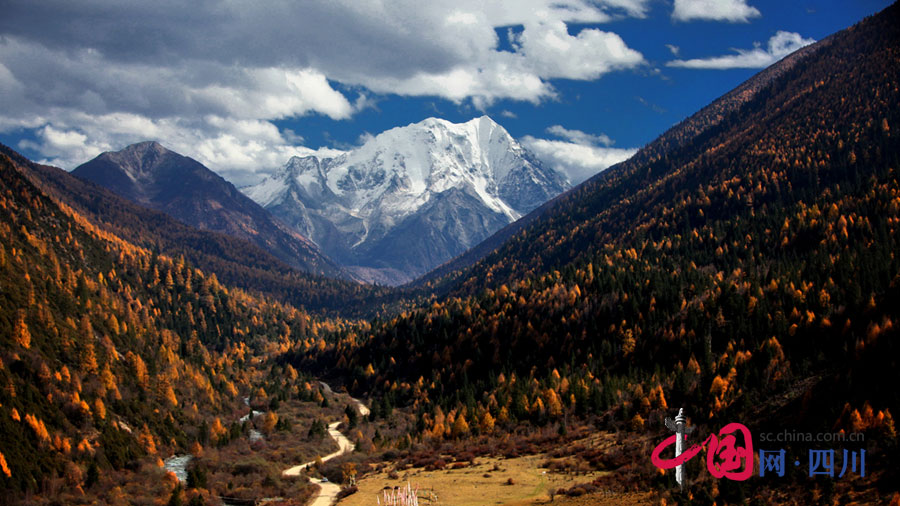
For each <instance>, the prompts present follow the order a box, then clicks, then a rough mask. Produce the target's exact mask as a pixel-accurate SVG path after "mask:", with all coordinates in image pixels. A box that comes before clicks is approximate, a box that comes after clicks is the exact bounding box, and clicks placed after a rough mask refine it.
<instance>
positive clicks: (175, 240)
mask: <svg viewBox="0 0 900 506" xmlns="http://www.w3.org/2000/svg"><path fill="white" fill-rule="evenodd" d="M0 154H3V155H6V156H7V157H9V158H10V160H12V161H13V162H14V163H15V164H16V166H17V167H18V169H19V171H20V172H21V173H22V174H23V175H25V176H26V177H27V178H28V179H29V180H30V181H31V183H32V184H35V185H36V186H38V187H39V188H41V190H42V191H43V192H44V193H46V194H47V195H49V196H50V197H52V198H53V199H55V200H57V201H59V202H62V203H64V204H65V205H67V206H69V207H71V208H72V209H74V210H75V211H77V212H78V213H79V215H81V216H82V217H84V218H86V219H88V220H89V221H90V222H91V223H92V224H93V225H95V226H96V227H98V228H100V229H102V230H104V231H106V232H109V233H112V234H114V235H116V236H118V237H121V238H123V239H125V240H127V241H129V242H131V243H132V244H134V245H136V246H140V247H143V248H146V249H148V250H153V251H158V252H160V253H162V254H165V255H168V256H170V257H172V258H178V257H184V258H185V260H187V261H188V262H190V263H191V264H193V265H195V266H196V267H198V268H200V269H202V270H204V271H205V272H209V273H215V274H216V276H217V277H218V279H219V281H221V282H222V283H224V284H225V285H227V286H232V287H238V288H243V289H245V290H248V291H251V292H254V293H259V294H264V295H266V296H269V297H273V298H275V299H277V300H280V301H283V302H287V303H290V304H293V305H295V306H298V307H299V306H303V307H305V308H307V309H310V310H315V311H326V312H331V313H337V314H346V313H345V311H348V310H349V311H351V313H352V314H357V315H358V314H360V313H358V312H356V311H365V310H366V309H364V308H369V307H370V306H371V305H373V304H374V303H375V300H376V298H379V297H384V296H386V295H387V294H386V293H385V292H384V290H381V289H375V288H374V287H371V286H368V285H361V284H359V283H355V282H352V281H342V280H337V279H331V278H325V277H322V276H318V275H313V274H308V273H305V272H302V271H298V270H296V269H293V268H291V267H290V266H288V265H287V264H286V263H284V262H282V261H281V260H279V259H277V258H275V257H274V256H272V254H271V253H269V252H268V251H265V250H263V249H262V248H260V247H259V246H257V245H255V244H253V243H251V242H248V241H245V240H243V239H238V238H235V237H231V236H228V235H225V234H220V233H216V232H210V231H205V230H199V229H196V228H193V227H190V226H188V225H185V224H184V223H182V222H180V221H178V220H176V219H175V218H172V217H171V216H169V215H167V214H165V213H162V212H160V211H155V210H153V209H149V208H147V207H144V206H141V205H138V204H135V203H133V202H131V201H130V200H127V199H125V198H123V197H121V196H119V195H116V194H115V193H113V192H112V191H110V190H107V189H106V188H103V187H101V186H98V185H96V184H94V183H91V182H90V181H85V180H83V179H79V178H77V177H75V176H73V175H72V174H71V173H69V172H66V171H64V170H62V169H59V168H56V167H50V166H46V165H40V164H36V163H33V162H31V161H29V160H27V159H26V158H24V157H22V156H21V155H19V154H18V153H16V152H15V151H13V150H12V149H9V148H8V147H6V146H3V145H0ZM348 301H351V302H348Z"/></svg>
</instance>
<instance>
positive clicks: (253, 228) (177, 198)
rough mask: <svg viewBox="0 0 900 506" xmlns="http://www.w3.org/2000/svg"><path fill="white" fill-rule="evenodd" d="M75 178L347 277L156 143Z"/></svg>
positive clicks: (306, 266)
mask: <svg viewBox="0 0 900 506" xmlns="http://www.w3.org/2000/svg"><path fill="white" fill-rule="evenodd" d="M72 174H73V175H75V176H77V177H80V178H82V179H86V180H88V181H91V182H93V183H96V184H99V185H100V186H103V187H105V188H108V189H110V190H112V191H113V192H115V193H117V194H118V195H121V196H123V197H125V198H127V199H128V200H131V201H132V202H135V203H138V204H140V205H143V206H146V207H150V208H153V209H156V210H159V211H162V212H165V213H166V214H169V215H170V216H172V217H174V218H176V219H178V220H180V221H182V222H183V223H186V224H188V225H191V226H194V227H197V228H200V229H203V230H210V231H214V232H221V233H224V234H227V235H231V236H233V237H237V238H241V239H246V240H248V241H250V242H253V243H255V244H256V245H258V246H260V247H262V248H263V249H265V250H267V251H269V252H271V253H272V254H274V255H275V256H276V257H278V258H279V259H280V260H281V261H283V262H285V263H286V264H288V265H290V266H292V267H295V268H298V269H301V270H304V271H307V272H311V273H314V274H326V275H330V276H333V277H344V278H346V277H349V276H348V274H347V273H346V272H345V271H343V270H342V269H341V268H340V267H339V266H337V265H336V264H335V263H334V262H332V261H331V260H330V259H329V258H327V257H325V256H324V255H323V254H322V253H321V252H320V251H318V248H317V247H316V246H315V245H314V244H313V243H312V242H310V241H309V240H308V239H307V238H305V237H303V236H302V235H300V234H299V233H297V232H296V231H294V230H292V229H291V228H290V227H287V226H286V225H284V224H283V223H280V222H279V221H278V220H277V219H275V218H274V217H272V216H271V215H270V214H269V213H268V212H266V211H265V210H264V209H262V208H261V207H260V206H258V205H257V204H256V203H255V202H253V201H252V200H251V199H249V198H247V197H246V196H244V195H243V194H242V193H241V192H240V191H238V189H237V188H235V187H234V185H232V184H231V183H229V182H228V181H226V180H225V179H223V178H222V177H221V176H219V175H218V174H216V173H215V172H213V171H212V170H210V169H208V168H207V167H205V166H204V165H203V164H201V163H200V162H197V161H196V160H194V159H192V158H189V157H186V156H183V155H180V154H178V153H175V152H174V151H171V150H168V149H166V148H165V147H163V146H162V145H161V144H159V143H158V142H155V141H145V142H140V143H136V144H132V145H130V146H127V147H125V148H123V149H122V150H119V151H110V152H105V153H102V154H100V155H99V156H97V157H96V158H94V159H93V160H90V161H88V162H86V163H84V164H82V165H80V166H78V167H76V168H75V170H73V171H72Z"/></svg>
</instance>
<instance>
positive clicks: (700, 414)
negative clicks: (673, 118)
mask: <svg viewBox="0 0 900 506" xmlns="http://www.w3.org/2000/svg"><path fill="white" fill-rule="evenodd" d="M898 15H900V6H898V5H896V4H895V5H894V6H892V7H890V8H888V9H887V10H885V11H884V12H882V13H881V14H879V15H877V16H875V17H872V18H869V19H867V20H865V21H863V22H862V23H860V24H859V25H858V26H855V27H853V28H851V29H848V30H845V31H843V32H840V33H838V34H836V35H835V36H833V37H831V38H829V39H828V40H827V41H826V42H825V43H824V44H821V45H820V46H818V47H817V48H814V49H812V50H810V51H809V52H808V53H807V54H806V56H804V57H803V58H800V59H798V60H796V61H793V62H792V66H791V67H790V68H787V69H778V70H780V71H778V72H774V74H777V75H774V76H772V78H771V79H768V80H766V79H762V80H757V81H756V83H757V84H756V85H754V86H757V87H755V88H754V92H753V93H752V95H751V96H748V97H746V98H745V99H741V100H738V101H736V102H734V103H732V105H727V104H724V105H723V104H722V103H718V104H714V106H715V107H714V109H717V110H719V111H721V112H722V114H721V117H719V118H717V119H716V120H715V121H711V122H699V123H696V125H697V128H696V130H693V131H684V130H682V131H675V132H671V133H670V134H667V135H664V136H663V137H662V139H663V141H661V142H660V143H655V144H653V145H651V147H650V148H648V149H646V150H645V151H643V152H642V153H640V154H639V155H638V156H636V157H635V158H633V159H631V160H629V161H627V162H624V163H622V164H620V165H618V166H617V167H614V168H611V169H609V170H608V171H607V172H604V173H603V174H601V175H599V176H597V177H595V178H594V179H592V180H590V181H588V182H587V183H585V184H584V185H582V186H580V187H578V188H576V189H574V190H572V191H570V192H569V193H567V194H565V195H563V196H561V197H559V198H558V199H556V200H555V201H554V202H553V203H552V204H551V205H548V207H547V209H545V210H544V211H543V213H542V214H541V215H540V216H539V217H538V218H537V219H535V220H533V222H531V223H530V224H528V225H527V226H525V227H524V228H523V229H522V230H521V231H519V232H518V233H516V234H514V235H513V236H512V237H511V239H509V240H508V241H506V242H505V243H503V244H502V245H501V246H500V247H499V248H497V249H496V250H495V251H494V252H493V253H492V254H490V255H488V256H486V257H485V258H484V259H482V260H481V261H480V262H478V263H476V264H475V265H474V266H473V267H471V268H469V269H465V270H463V271H462V272H461V273H459V274H458V276H457V277H456V278H455V279H456V281H454V284H453V285H451V286H450V287H449V289H448V292H449V295H448V296H446V297H443V298H439V299H437V300H432V301H429V303H428V305H427V306H424V307H421V308H420V309H418V310H416V311H412V312H409V313H407V314H404V315H401V316H399V317H397V318H395V319H392V320H389V321H388V320H385V321H379V322H376V324H374V325H373V327H372V329H371V331H370V332H368V333H367V336H366V339H364V340H362V339H359V338H355V339H354V340H353V341H351V340H349V339H345V340H343V341H340V342H338V343H336V344H335V346H334V347H333V349H332V350H330V353H331V354H332V355H331V356H332V357H333V359H334V361H335V363H337V364H341V365H342V366H343V367H344V369H341V370H340V372H341V373H344V374H349V375H351V381H353V382H355V384H357V385H358V386H359V388H360V390H369V391H373V392H376V393H379V394H381V395H382V396H384V397H385V398H386V399H390V400H391V402H392V403H398V402H408V403H410V404H415V405H416V409H418V410H419V411H418V412H420V413H423V415H422V417H421V420H422V423H421V427H422V433H423V435H425V436H426V437H433V434H435V433H436V434H438V436H437V437H441V435H442V434H444V433H445V429H446V426H441V422H442V421H445V420H446V418H445V417H444V414H445V413H451V412H453V413H457V414H458V413H467V415H466V416H467V417H468V421H469V422H470V423H471V422H472V421H473V420H475V419H479V418H483V417H484V414H485V413H488V414H490V415H491V416H492V417H493V418H494V419H496V420H501V419H505V420H506V422H505V423H506V426H507V427H508V426H513V425H514V424H515V423H516V422H522V421H525V422H528V423H533V424H539V425H542V424H553V423H557V424H560V425H561V426H563V427H561V429H560V430H562V429H564V423H565V419H566V418H565V417H566V416H569V415H570V414H575V415H580V416H592V415H593V416H597V417H600V418H599V420H601V422H602V423H601V426H602V427H604V428H607V429H617V430H622V429H624V430H629V431H631V432H633V433H635V434H637V435H638V436H639V437H640V438H641V440H642V441H646V437H647V436H648V435H652V437H653V438H656V437H658V436H659V435H660V431H662V430H663V429H662V425H661V420H662V419H663V417H664V416H672V414H673V412H674V411H673V408H677V407H684V408H685V411H687V412H689V413H691V416H692V423H693V424H695V425H698V426H700V427H701V430H702V431H703V432H704V433H712V432H715V431H716V430H718V429H720V428H721V427H723V426H724V425H725V424H726V423H730V422H735V421H739V422H740V423H744V424H746V425H747V426H748V427H750V429H751V430H752V431H753V432H754V433H756V432H757V431H760V430H762V431H776V430H778V431H781V430H784V429H785V428H788V429H789V430H797V431H809V432H835V431H839V430H843V431H845V432H853V431H864V432H866V433H867V434H868V435H867V436H866V441H870V440H872V439H877V440H878V441H884V442H885V443H884V446H883V447H882V448H880V449H879V448H874V447H873V446H869V450H870V451H871V452H872V453H871V454H870V455H875V454H876V453H878V457H877V458H878V459H882V460H880V462H891V463H890V464H885V465H884V466H883V467H881V468H880V469H881V471H880V472H878V473H875V474H874V478H872V479H873V480H875V481H877V482H878V483H879V485H880V486H881V487H882V488H883V489H885V490H887V489H890V487H891V486H892V485H890V484H892V483H896V479H897V472H896V471H895V469H896V465H895V464H896V458H897V454H896V441H897V439H896V431H895V427H894V422H893V419H892V418H891V412H890V410H891V409H894V410H895V412H896V406H898V405H900V397H898V394H897V392H896V391H895V390H893V389H889V388H885V387H884V386H882V385H883V384H884V383H885V381H888V378H890V377H891V372H890V371H895V370H896V369H897V367H898V365H900V363H898V362H900V350H898V342H900V327H898V326H897V325H896V323H895V322H896V321H897V320H898V318H900V306H898V305H897V303H896V301H897V300H900V257H898V256H897V251H900V174H898V172H897V168H898V167H900V141H898V134H897V125H900V109H898V108H897V106H896V104H898V103H900V65H897V62H898V55H900V25H897V23H896V22H895V20H896V19H897V18H898ZM769 74H771V72H770V73H769ZM700 119H702V118H700ZM682 133H683V134H684V135H682ZM301 362H302V361H301ZM370 366H371V370H370V372H369V374H365V373H363V371H364V370H365V369H366V368H367V367H370ZM372 372H374V374H373V373H372ZM438 407H439V408H440V410H438V409H437V408H438ZM438 413H440V417H438ZM473 425H474V424H473ZM635 444H636V445H637V446H640V443H635ZM772 446H774V445H772ZM772 446H763V448H764V449H767V450H768V449H771V448H772ZM643 448H644V450H647V449H648V448H649V447H647V446H644V447H643ZM844 448H850V447H849V445H847V446H844ZM857 448H858V447H852V449H857ZM792 450H794V451H795V452H798V453H796V454H797V455H800V454H803V455H805V453H799V452H801V451H802V452H806V451H807V450H808V447H801V446H800V445H797V446H795V447H794V448H792ZM838 451H839V449H838ZM872 458H873V459H874V458H876V457H874V456H873V457H872ZM632 466H633V467H630V468H629V469H628V470H627V471H624V472H625V473H626V474H625V476H631V477H632V479H633V480H634V482H633V483H632V484H633V485H635V486H647V484H648V483H651V482H653V480H654V479H656V477H658V476H659V473H658V470H657V469H654V467H653V466H652V464H650V462H649V459H647V455H646V453H644V454H642V455H641V456H640V458H639V459H637V460H636V461H634V462H632ZM628 473H630V474H628ZM724 482H725V480H721V481H719V482H718V486H719V487H725V486H728V485H727V484H725V483H724ZM806 484H808V482H804V483H803V484H801V486H803V485H806ZM626 486H628V485H626ZM749 486H750V487H752V488H751V489H753V488H759V487H766V486H769V485H767V484H766V482H765V481H764V480H759V481H757V482H754V483H749ZM771 486H773V487H777V486H781V485H777V484H776V485H771ZM862 486H868V487H869V489H870V490H872V489H873V488H874V487H872V485H871V482H867V483H866V484H863V485H862ZM692 487H693V488H692V489H691V493H693V494H694V495H695V496H697V495H698V494H699V492H700V489H703V493H704V494H706V493H710V492H709V488H710V483H709V482H706V483H705V484H704V483H702V482H698V483H695V484H693V485H692ZM745 492H746V490H745ZM715 493H719V492H718V491H717V492H715ZM763 497H769V498H770V499H771V496H763ZM876 500H879V499H878V498H877V497H875V496H874V495H869V496H867V498H866V500H865V501H863V502H876ZM738 502H739V501H738ZM763 502H771V501H766V500H763Z"/></svg>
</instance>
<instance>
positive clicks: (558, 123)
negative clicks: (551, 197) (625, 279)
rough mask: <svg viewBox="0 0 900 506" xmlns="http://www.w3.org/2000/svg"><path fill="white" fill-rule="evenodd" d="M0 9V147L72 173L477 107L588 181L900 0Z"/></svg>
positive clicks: (274, 148) (318, 141) (315, 141)
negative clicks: (767, 70)
mask: <svg viewBox="0 0 900 506" xmlns="http://www.w3.org/2000/svg"><path fill="white" fill-rule="evenodd" d="M5 4H6V5H7V6H5V7H4V11H5V12H4V16H3V17H2V19H0V142H3V143H4V144H7V145H10V146H12V147H13V148H15V149H18V150H20V151H21V152H22V153H23V154H25V155H26V156H29V157H30V158H32V159H35V160H39V161H44V162H47V163H52V164H55V165H59V166H61V167H63V168H66V169H72V168H74V167H75V166H77V165H78V164H79V163H82V162H84V161H87V160H88V159H90V158H92V157H93V156H96V155H97V154H99V153H100V152H102V151H106V150H117V149H120V148H122V147H124V146H125V145H127V144H130V143H133V142H138V141H141V140H148V139H153V140H158V141H160V142H162V143H163V144H164V145H166V146H167V147H169V148H171V149H173V150H175V151H178V152H180V153H182V154H185V155H188V156H191V157H193V158H196V159H198V160H199V161H201V162H203V163H205V164H206V165H207V166H209V167H210V168H212V169H213V170H216V171H217V172H219V173H220V174H222V175H223V176H225V177H226V178H228V179H230V180H232V181H234V182H235V183H237V184H239V185H240V184H247V183H250V182H253V181H255V180H256V179H258V178H259V177H260V176H261V175H262V174H265V173H267V172H269V171H272V170H273V169H275V168H276V167H278V166H280V165H282V164H283V163H284V162H286V161H287V159H288V158H289V157H290V156H291V155H295V154H301V155H302V154H308V153H311V152H313V151H314V150H319V149H320V148H331V149H350V148H352V147H353V146H355V145H358V144H359V143H361V142H363V141H364V140H365V139H366V138H367V137H368V136H370V135H373V134H378V133H379V132H381V131H384V130H386V129H389V128H392V127H396V126H402V125H406V124H409V123H414V122H418V121H421V120H422V119H425V118H427V117H430V116H437V117H441V118H445V119H448V120H451V121H457V122H459V121H466V120H469V119H471V118H472V117H475V116H480V115H482V114H488V115H490V116H491V117H492V118H493V119H494V120H496V121H497V122H499V123H500V124H502V125H503V126H505V127H506V128H507V130H509V132H510V133H511V134H512V135H513V136H514V137H516V138H518V139H520V141H522V143H523V144H524V145H525V146H526V147H528V148H530V149H532V150H533V151H534V152H535V153H536V155H538V157H539V158H541V159H543V160H544V161H545V162H546V163H548V164H550V165H552V166H554V167H556V168H558V169H559V170H561V171H564V172H566V173H567V174H568V175H569V176H570V178H571V179H572V180H573V181H579V180H581V179H584V178H585V177H587V176H588V175H590V174H592V173H595V172H597V171H599V170H602V169H603V168H605V167H606V166H608V165H609V164H611V163H614V162H616V161H619V160H621V159H623V158H624V157H627V156H628V155H629V154H630V153H632V152H633V151H634V149H636V148H639V147H640V146H642V145H644V144H646V143H648V142H650V141H651V140H653V139H654V138H655V137H656V136H658V135H659V134H661V133H662V132H664V131H665V130H666V129H667V128H669V127H670V126H672V125H674V124H676V123H677V122H679V121H680V120H682V119H684V118H685V117H687V116H689V115H690V114H692V113H693V112H695V111H696V110H698V109H699V108H701V107H703V106H704V105H706V104H708V103H709V102H710V101H712V100H714V99H715V98H716V97H718V96H720V95H722V94H723V93H725V92H727V91H728V90H730V89H732V88H734V87H735V86H737V85H738V84H740V83H741V82H743V81H744V80H746V79H747V78H748V77H750V76H752V75H753V74H754V73H756V72H758V71H759V70H760V69H761V68H764V67H765V66H767V65H768V64H771V63H772V62H774V61H777V59H780V58H781V57H782V56H784V55H785V54H787V53H788V52H789V51H792V50H794V49H796V48H799V47H802V46H803V45H805V44H808V43H811V42H812V41H815V40H820V39H822V38H824V37H826V36H828V35H829V34H831V33H834V32H835V31H838V30H840V29H843V28H845V27H847V26H849V25H851V24H853V23H855V22H857V21H859V20H860V19H862V18H863V17H865V16H867V15H870V14H874V13H875V12H877V11H879V10H881V9H883V8H884V7H886V6H887V5H889V4H890V2H889V1H886V0H853V1H849V2H848V1H846V0H844V1H814V0H808V1H804V0H800V1H788V2H785V1H783V0H781V1H768V0H671V1H669V0H565V1H547V0H516V1H504V0H497V1H494V2H484V1H483V0H477V1H476V0H460V1H457V2H452V3H450V4H451V5H439V4H438V3H437V2H419V1H412V0H396V1H386V0H385V1H378V2H363V1H357V0H347V1H327V2H326V1H308V2H286V1H283V0H265V1H259V2H245V3H240V2H221V1H217V0H209V1H204V2H199V3H190V4H189V3H185V2H181V1H180V0H179V1H176V0H159V1H157V2H145V1H135V0H84V1H82V2H78V3H77V5H76V4H74V3H72V2H71V1H70V0H46V1H42V2H33V1H31V0H8V1H7V2H5ZM325 151H327V149H326V150H325Z"/></svg>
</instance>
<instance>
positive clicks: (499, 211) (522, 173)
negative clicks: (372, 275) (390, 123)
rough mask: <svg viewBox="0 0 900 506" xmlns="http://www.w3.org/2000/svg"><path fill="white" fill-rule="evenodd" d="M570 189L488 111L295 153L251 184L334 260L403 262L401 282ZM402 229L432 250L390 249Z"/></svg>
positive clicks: (377, 265)
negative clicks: (323, 153) (321, 153)
mask: <svg viewBox="0 0 900 506" xmlns="http://www.w3.org/2000/svg"><path fill="white" fill-rule="evenodd" d="M332 153H333V152H332ZM568 187H569V183H568V181H567V180H566V179H565V177H564V176H562V175H561V174H559V173H557V172H555V171H553V170H551V169H548V168H546V167H543V166H542V165H540V164H539V163H538V162H537V161H535V159H534V158H533V157H532V156H531V155H530V154H529V153H528V152H527V151H526V150H525V149H523V148H522V147H521V146H520V145H519V143H518V142H516V140H515V139H513V138H512V137H511V136H510V135H509V133H508V132H507V131H506V129H504V128H503V127H502V126H500V125H499V124H497V123H496V122H495V121H493V120H492V119H491V118H489V117H488V116H482V117H480V118H474V119H472V120H470V121H467V122H465V123H451V122H449V121H447V120H444V119H440V118H428V119H425V120H423V121H421V122H419V123H414V124H411V125H407V126H402V127H396V128H392V129H390V130H387V131H385V132H382V133H380V134H378V135H377V136H375V137H373V138H371V139H369V140H368V141H367V142H366V143H364V144H363V145H362V146H360V147H358V148H356V149H354V150H351V151H347V152H343V153H340V154H338V155H337V156H333V157H322V158H320V157H316V156H305V157H293V158H291V159H290V160H288V162H287V164H285V166H284V167H282V168H281V169H280V170H278V171H277V172H275V173H274V174H273V175H272V176H270V177H268V178H266V179H265V180H264V181H262V182H261V183H259V184H257V185H255V186H251V187H248V188H244V189H243V191H244V192H245V193H246V194H247V195H248V196H249V197H250V198H252V199H253V200H255V201H256V202H258V203H259V204H260V205H262V206H263V207H266V208H268V209H270V210H271V211H272V212H273V213H275V214H276V215H277V216H279V217H280V218H282V220H284V221H286V222H287V223H289V224H291V225H293V226H295V227H296V228H297V229H298V230H299V231H300V232H301V233H303V234H304V235H307V236H308V237H310V238H311V239H312V240H313V241H315V242H316V243H317V244H319V246H320V247H322V249H323V250H325V251H326V253H328V254H329V255H331V256H332V258H335V259H337V260H338V261H341V262H343V263H345V264H348V265H356V266H363V267H365V268H370V269H376V270H377V269H382V270H383V269H388V270H392V269H396V270H398V271H399V272H400V273H399V274H398V273H396V272H393V271H392V273H391V276H392V278H391V280H392V281H395V282H396V281H397V280H407V279H411V278H412V277H414V276H417V275H419V274H423V273H424V272H426V271H427V270H429V269H431V268H433V267H435V266H437V265H439V264H440V263H442V262H444V261H446V260H449V259H450V258H452V257H453V256H455V255H457V254H459V253H462V252H463V251H465V249H467V248H469V247H471V246H474V245H475V244H477V243H478V242H480V241H481V240H483V239H484V238H486V237H487V236H488V235H490V234H491V233H493V232H494V231H495V230H497V229H499V228H500V227H502V226H503V225H506V224H508V223H510V222H512V221H514V220H516V219H518V218H519V217H521V216H522V215H524V214H525V213H527V212H529V211H531V210H532V209H534V208H535V207H537V206H538V205H540V204H542V203H543V202H545V201H546V200H548V199H550V198H551V197H553V196H555V195H556V194H558V193H560V192H561V191H563V190H565V189H567V188H568ZM459 213H465V214H466V216H465V217H460V216H458V215H459ZM454 216H455V217H454ZM426 217H427V220H426V221H427V222H428V223H420V222H421V221H422V220H423V219H425V218H426ZM461 220H462V221H465V220H470V221H472V223H469V224H466V225H465V226H462V225H461V224H460V223H461ZM413 223H417V225H415V226H413ZM410 227H413V228H416V229H417V230H416V231H415V232H413V231H412V230H410ZM401 231H406V232H404V233H410V234H413V235H415V236H416V237H415V241H414V242H419V243H422V244H421V245H420V246H419V247H420V248H421V249H424V250H425V252H422V251H418V252H415V251H413V252H412V253H410V254H408V253H407V252H400V253H398V252H396V251H389V250H391V249H392V248H391V247H390V245H389V244H388V243H386V242H385V241H392V240H395V239H396V238H397V237H396V236H397V234H398V233H400V232H401ZM425 243H428V244H425ZM393 246H396V244H393ZM413 249H415V248H413ZM381 281H384V280H381Z"/></svg>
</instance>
